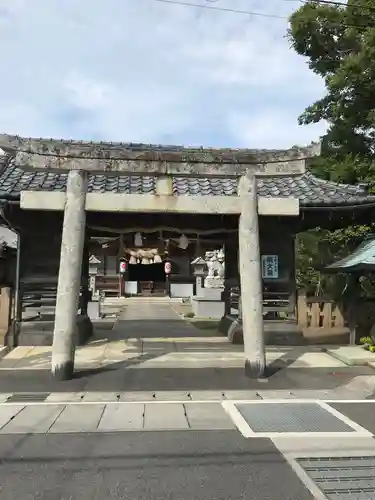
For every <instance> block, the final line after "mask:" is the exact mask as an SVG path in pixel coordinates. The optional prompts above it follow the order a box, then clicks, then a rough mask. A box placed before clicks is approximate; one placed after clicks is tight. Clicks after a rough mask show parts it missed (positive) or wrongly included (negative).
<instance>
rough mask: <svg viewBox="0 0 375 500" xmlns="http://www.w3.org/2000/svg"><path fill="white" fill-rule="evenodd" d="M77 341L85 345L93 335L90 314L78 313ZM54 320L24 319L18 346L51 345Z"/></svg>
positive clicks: (17, 339)
mask: <svg viewBox="0 0 375 500" xmlns="http://www.w3.org/2000/svg"><path fill="white" fill-rule="evenodd" d="M76 325H77V329H76V336H75V343H76V345H77V346H79V345H84V344H86V343H87V342H88V340H89V339H90V338H91V337H92V335H93V325H92V322H91V320H90V318H89V317H88V316H85V315H83V314H78V315H77V322H76ZM53 328H54V321H53V320H52V321H51V320H49V321H23V322H21V324H20V331H19V333H18V335H17V338H16V340H15V341H16V344H17V345H18V346H33V345H34V346H51V345H52V341H53Z"/></svg>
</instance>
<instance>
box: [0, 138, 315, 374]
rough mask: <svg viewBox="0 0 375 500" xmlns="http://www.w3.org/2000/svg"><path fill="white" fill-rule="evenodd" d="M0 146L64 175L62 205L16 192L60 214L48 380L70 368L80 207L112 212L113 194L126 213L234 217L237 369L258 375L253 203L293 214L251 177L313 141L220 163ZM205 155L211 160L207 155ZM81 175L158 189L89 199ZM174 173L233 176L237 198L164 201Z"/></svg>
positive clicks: (202, 156)
mask: <svg viewBox="0 0 375 500" xmlns="http://www.w3.org/2000/svg"><path fill="white" fill-rule="evenodd" d="M0 148H2V149H3V150H4V151H6V152H7V153H11V154H13V155H14V156H15V161H16V164H17V165H18V166H19V167H20V168H24V169H27V170H42V171H46V170H48V169H52V170H58V171H60V172H61V171H65V172H68V179H67V188H66V195H65V202H64V203H62V201H61V194H62V193H48V196H46V193H42V195H43V196H42V198H41V197H39V196H38V195H39V194H40V193H37V192H30V191H27V190H26V191H25V192H21V208H24V209H34V210H35V209H40V210H52V209H53V210H63V211H64V222H63V232H62V243H61V257H60V269H59V276H58V287H57V302H56V313H55V314H56V316H55V326H54V334H53V346H52V374H53V375H54V376H55V377H56V378H58V379H60V380H68V379H71V378H72V377H73V372H74V355H75V344H74V338H75V329H76V315H77V310H78V301H79V291H80V285H81V269H82V259H83V247H84V236H85V229H86V211H87V210H92V211H108V210H109V211H119V208H118V203H119V201H118V198H116V200H117V201H115V202H114V201H113V196H120V197H121V200H120V203H121V206H122V207H123V208H121V210H125V211H128V212H131V211H133V212H134V210H135V208H134V206H136V207H137V210H139V211H144V212H147V211H150V207H152V210H151V211H153V212H164V213H165V212H168V211H175V212H176V211H177V212H178V211H179V212H180V213H195V214H202V215H204V214H205V213H211V214H213V213H216V214H224V213H232V214H234V213H235V214H238V215H239V231H238V234H239V241H238V244H239V271H240V282H241V305H242V307H241V309H242V323H243V339H244V351H245V372H246V374H247V375H249V376H251V377H255V378H257V377H262V376H264V374H265V368H266V359H265V348H264V339H263V315H262V309H263V297H262V275H261V262H260V248H259V225H258V214H259V210H260V207H261V203H260V202H262V203H263V207H266V209H265V211H262V214H266V215H294V216H298V214H299V200H298V199H294V198H286V199H285V198H283V199H278V200H275V199H274V198H266V199H264V198H263V199H262V198H259V197H258V196H257V177H267V176H268V177H269V176H272V177H278V176H291V175H301V174H303V173H304V172H305V168H306V161H307V160H308V159H309V158H311V157H313V156H317V155H319V154H320V144H319V143H312V144H311V145H310V146H308V147H306V148H299V147H293V148H291V149H290V150H284V151H267V150H252V151H251V150H244V151H239V152H236V151H232V152H228V151H224V153H223V154H224V157H225V161H222V160H220V161H219V160H218V157H219V156H218V155H217V152H215V151H211V150H200V149H197V150H191V151H190V150H183V152H182V153H181V152H168V151H167V152H163V151H162V150H158V149H157V148H156V149H155V151H153V150H152V149H150V150H147V149H146V150H145V151H132V149H131V148H127V147H126V145H122V144H120V145H118V144H112V143H92V144H82V143H79V142H74V141H71V142H69V141H55V140H52V139H51V140H38V139H25V138H22V137H18V136H9V135H6V134H3V135H0ZM202 151H203V152H202ZM163 154H165V157H163ZM189 155H190V156H189ZM231 155H232V156H231ZM210 156H211V159H209V160H207V158H208V157H210ZM232 157H233V158H232ZM88 172H90V173H97V174H103V173H105V172H107V173H110V174H112V175H113V174H117V175H143V176H146V175H147V176H152V175H155V177H156V179H157V180H156V189H157V190H158V189H159V192H157V193H156V194H155V195H150V196H147V195H143V197H141V198H139V197H137V195H128V194H124V195H112V194H111V193H105V194H100V196H99V197H97V195H96V194H94V193H87V176H88ZM174 176H177V177H193V178H218V177H224V178H232V179H233V178H236V179H239V185H238V196H237V197H236V196H234V197H231V196H229V197H228V196H211V197H209V196H207V197H206V196H201V197H199V196H195V197H193V199H192V200H189V199H188V198H189V196H181V197H178V200H177V201H178V203H177V204H176V201H175V200H173V203H171V197H173V196H174V194H173V187H172V179H173V177H174ZM55 195H56V196H55ZM228 198H229V200H228ZM135 199H136V201H134V200H135ZM127 200H128V201H129V203H128V201H127ZM132 203H133V204H132ZM142 203H144V205H143V206H141V205H142ZM113 205H115V207H113ZM280 207H283V209H282V210H281V208H280Z"/></svg>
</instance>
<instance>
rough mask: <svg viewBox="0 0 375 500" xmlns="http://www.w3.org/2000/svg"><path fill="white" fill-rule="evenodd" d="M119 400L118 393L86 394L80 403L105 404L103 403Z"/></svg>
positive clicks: (92, 392)
mask: <svg viewBox="0 0 375 500" xmlns="http://www.w3.org/2000/svg"><path fill="white" fill-rule="evenodd" d="M119 399H120V393H119V392H108V391H104V392H94V391H90V392H86V393H85V394H84V396H83V398H82V401H85V402H92V403H98V402H100V403H105V402H107V401H108V402H111V401H118V400H119Z"/></svg>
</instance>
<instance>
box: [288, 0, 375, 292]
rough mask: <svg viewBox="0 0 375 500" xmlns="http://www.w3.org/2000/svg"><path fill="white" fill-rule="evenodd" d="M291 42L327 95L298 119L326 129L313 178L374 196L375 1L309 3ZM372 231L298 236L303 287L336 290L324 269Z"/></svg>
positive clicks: (296, 20)
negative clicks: (362, 186)
mask: <svg viewBox="0 0 375 500" xmlns="http://www.w3.org/2000/svg"><path fill="white" fill-rule="evenodd" d="M288 38H289V40H290V42H291V45H292V47H293V48H294V50H295V51H296V52H297V53H298V54H300V55H302V56H305V57H306V58H307V60H308V65H309V67H310V69H311V70H312V71H314V73H316V74H317V75H319V76H321V77H322V78H323V79H324V82H325V87H326V95H325V96H323V97H322V98H321V99H319V100H318V101H316V102H314V103H312V104H311V105H310V106H309V107H308V108H307V109H306V110H305V111H304V112H303V113H302V114H301V116H300V117H299V123H300V124H310V123H317V122H320V121H325V122H326V123H327V125H328V130H327V134H326V136H325V137H324V138H323V143H322V156H321V157H320V158H317V159H316V160H315V161H314V162H313V164H312V170H313V172H314V174H315V175H317V176H319V177H321V178H324V179H327V180H333V181H336V182H344V183H350V184H355V183H361V182H364V183H366V184H368V185H369V188H370V190H372V191H374V192H375V141H374V140H375V0H348V2H347V3H345V4H344V0H342V4H338V2H331V3H330V2H327V1H325V2H319V1H308V2H306V3H305V4H304V5H302V6H301V7H300V8H298V9H297V10H296V11H295V12H294V13H293V14H292V16H291V18H290V28H289V30H288ZM373 230H374V226H373V224H372V223H371V221H369V224H368V225H367V226H352V227H349V228H347V229H345V230H339V231H334V232H330V231H323V230H321V229H319V228H317V229H315V230H313V231H309V232H308V233H304V234H301V235H300V236H299V238H298V242H297V255H298V257H297V279H298V280H299V283H300V285H301V286H304V287H310V288H314V287H315V289H320V288H321V287H322V281H324V280H325V281H328V282H330V283H329V285H330V286H331V288H332V278H330V277H327V276H323V275H322V274H321V273H319V267H321V266H322V265H323V264H324V263H326V262H327V261H332V260H333V259H334V258H337V257H339V256H341V255H343V254H345V253H348V251H350V250H351V249H352V248H353V245H354V244H358V242H359V241H360V240H361V239H363V237H364V236H365V235H366V234H367V233H369V232H372V231H373ZM336 285H337V280H336Z"/></svg>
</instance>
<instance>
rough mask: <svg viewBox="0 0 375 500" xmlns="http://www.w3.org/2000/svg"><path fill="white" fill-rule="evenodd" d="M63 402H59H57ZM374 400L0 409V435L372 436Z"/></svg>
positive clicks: (15, 405)
mask: <svg viewBox="0 0 375 500" xmlns="http://www.w3.org/2000/svg"><path fill="white" fill-rule="evenodd" d="M61 399H62V398H61ZM374 408H375V402H374V401H367V402H366V401H365V402H358V401H356V402H347V401H323V400H310V401H307V400H300V399H296V400H279V399H275V400H268V401H259V400H258V401H222V402H207V401H206V402H193V401H190V402H155V401H154V402H143V401H134V402H132V403H129V402H128V403H126V402H113V403H104V402H100V401H96V402H94V401H87V400H86V401H81V402H79V403H78V402H71V403H66V402H65V403H63V402H62V401H60V402H58V400H57V398H55V401H53V400H51V399H47V400H46V401H45V402H42V403H35V402H30V403H26V402H23V403H21V402H12V399H9V402H6V403H2V404H0V434H30V433H31V434H46V433H66V432H79V433H85V432H124V431H136V430H138V431H139V430H160V431H170V430H187V431H188V430H207V431H209V430H211V431H212V430H233V429H237V430H238V431H239V432H240V433H241V434H242V435H243V436H245V437H247V438H251V437H267V438H270V437H271V438H273V437H278V436H279V435H280V434H285V435H286V436H296V435H300V436H301V437H302V436H306V437H307V436H315V437H323V436H326V437H329V436H331V437H340V436H341V437H346V436H349V435H352V436H353V435H355V436H356V437H372V436H373V433H374V432H375V417H374Z"/></svg>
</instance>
